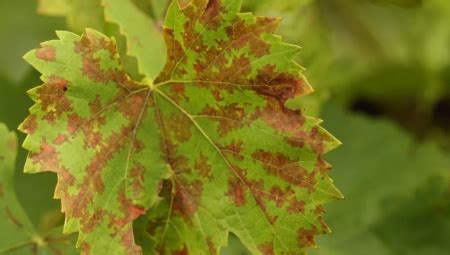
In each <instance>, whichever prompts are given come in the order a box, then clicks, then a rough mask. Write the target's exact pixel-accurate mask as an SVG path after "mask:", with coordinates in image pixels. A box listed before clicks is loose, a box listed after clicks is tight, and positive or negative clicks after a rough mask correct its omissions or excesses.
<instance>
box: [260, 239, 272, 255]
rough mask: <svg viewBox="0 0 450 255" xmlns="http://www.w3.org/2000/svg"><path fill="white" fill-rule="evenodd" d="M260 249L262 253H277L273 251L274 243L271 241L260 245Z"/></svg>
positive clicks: (268, 254) (267, 254) (264, 254)
mask: <svg viewBox="0 0 450 255" xmlns="http://www.w3.org/2000/svg"><path fill="white" fill-rule="evenodd" d="M258 250H259V251H260V252H261V255H275V253H274V251H273V243H271V242H267V243H263V244H260V245H258Z"/></svg>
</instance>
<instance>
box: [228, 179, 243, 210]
mask: <svg viewBox="0 0 450 255" xmlns="http://www.w3.org/2000/svg"><path fill="white" fill-rule="evenodd" d="M245 193H246V188H245V186H244V185H243V183H242V181H241V180H240V179H239V178H238V177H235V176H233V177H230V178H228V192H227V193H226V194H227V195H228V196H229V197H230V198H231V199H232V201H233V202H234V205H236V206H237V207H241V206H243V205H245V204H246V203H247V198H246V194H245Z"/></svg>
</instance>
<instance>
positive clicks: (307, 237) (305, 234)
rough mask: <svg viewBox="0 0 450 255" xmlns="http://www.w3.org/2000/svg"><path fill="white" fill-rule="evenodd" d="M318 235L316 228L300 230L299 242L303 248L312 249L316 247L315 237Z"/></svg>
mask: <svg viewBox="0 0 450 255" xmlns="http://www.w3.org/2000/svg"><path fill="white" fill-rule="evenodd" d="M316 234H317V229H316V227H314V226H313V227H312V228H311V229H305V228H300V229H299V230H298V231H297V240H298V243H299V244H300V245H301V246H302V247H311V246H315V245H316V241H315V238H314V236H315V235H316Z"/></svg>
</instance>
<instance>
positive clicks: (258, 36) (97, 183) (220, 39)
mask: <svg viewBox="0 0 450 255" xmlns="http://www.w3.org/2000/svg"><path fill="white" fill-rule="evenodd" d="M182 2H185V1H182ZM240 7H241V1H238V0H210V1H207V0H193V1H192V2H190V3H189V4H186V3H183V4H181V2H178V1H174V2H173V3H172V4H171V6H170V7H169V10H168V14H167V17H166V22H165V26H164V36H165V41H166V47H167V52H168V55H167V63H166V65H165V68H164V70H163V71H162V72H161V74H160V75H159V76H158V77H157V78H156V79H155V82H154V83H139V82H136V81H133V80H132V79H131V78H130V77H129V76H128V75H127V73H126V72H125V71H124V68H123V67H122V65H121V63H120V57H119V54H118V51H117V47H116V44H115V41H114V40H113V39H110V38H108V37H106V36H104V35H102V34H101V33H99V32H96V31H93V30H87V31H86V33H85V34H83V35H82V36H78V35H75V34H72V33H69V32H58V33H57V34H58V37H59V40H54V41H49V42H46V43H43V44H42V48H40V49H38V50H34V51H32V52H30V53H28V54H27V55H26V56H25V59H26V60H27V61H28V62H29V63H30V64H32V65H33V66H34V67H35V68H36V69H37V70H38V71H40V72H41V73H42V79H43V81H44V84H43V85H42V86H40V87H37V88H35V89H33V90H31V91H30V95H31V97H32V99H33V100H34V101H35V102H36V104H35V105H34V106H33V107H32V108H31V110H30V116H29V117H28V118H27V119H26V120H25V122H24V123H23V124H22V126H21V130H22V131H23V132H25V133H26V134H27V135H28V136H27V139H26V141H25V143H24V147H25V148H26V149H27V150H29V151H30V152H31V153H30V155H29V158H28V160H27V163H26V166H25V171H26V172H30V173H34V172H41V171H53V172H55V173H57V175H58V185H57V188H56V197H57V198H60V199H61V203H62V210H63V211H64V212H65V213H66V224H65V232H66V233H71V232H79V240H78V247H79V248H80V249H81V251H82V254H141V253H142V250H144V251H145V252H146V254H147V252H148V253H150V254H152V253H158V252H159V254H217V253H218V252H219V250H220V248H221V247H223V246H225V245H226V243H227V236H228V233H229V232H232V233H234V234H236V235H237V236H238V237H239V238H240V239H241V240H242V242H243V243H244V245H246V246H247V247H248V249H249V250H250V251H251V252H253V253H254V254H303V253H304V252H305V250H306V248H308V247H312V246H314V245H315V241H314V237H315V235H317V234H321V233H327V232H329V229H328V227H327V226H326V225H325V224H324V223H323V221H322V214H323V212H324V210H323V204H324V203H326V202H329V201H332V200H336V199H339V198H341V197H342V195H341V194H340V192H339V191H337V189H336V188H335V187H334V185H333V183H332V181H331V179H330V178H329V177H328V176H327V172H328V170H329V169H330V166H329V165H328V164H327V163H326V162H325V161H324V159H323V154H324V153H326V152H328V151H329V150H331V149H333V148H335V147H337V146H338V145H339V144H340V143H339V142H338V141H337V140H336V139H335V138H334V137H332V136H331V135H330V134H329V133H328V132H326V131H325V130H323V129H322V128H321V127H320V126H319V124H320V123H321V121H320V120H318V119H314V118H309V117H306V116H304V115H303V113H302V112H301V111H299V110H292V109H289V108H287V107H286V106H285V102H286V101H287V100H289V99H292V98H295V97H298V96H301V95H305V94H307V93H309V92H311V91H312V89H311V87H310V85H309V84H308V82H307V81H306V79H305V78H304V77H303V75H302V74H301V71H302V68H301V67H300V66H299V65H298V64H297V63H295V62H294V61H293V58H294V57H295V56H296V55H297V53H298V52H299V47H297V46H294V45H289V44H285V43H283V42H282V40H281V38H280V37H279V36H276V35H274V32H275V30H276V28H277V26H278V23H279V19H275V18H266V17H255V16H253V15H252V14H250V13H244V14H239V13H238V12H239V10H240ZM144 31H145V30H144ZM138 59H139V58H138ZM147 78H148V79H147V80H150V79H152V77H147ZM146 212H148V213H147V214H146V216H143V215H144V214H145V213H146ZM140 216H142V217H141V218H140V221H141V222H139V224H137V227H136V229H134V231H133V222H134V221H135V220H136V219H137V218H138V217H140ZM142 221H143V222H142ZM141 223H142V224H141ZM143 229H145V231H144V230H143ZM135 233H136V234H135ZM135 235H136V240H138V241H139V244H141V246H142V248H141V247H140V246H138V245H137V244H136V242H135ZM141 241H143V243H141Z"/></svg>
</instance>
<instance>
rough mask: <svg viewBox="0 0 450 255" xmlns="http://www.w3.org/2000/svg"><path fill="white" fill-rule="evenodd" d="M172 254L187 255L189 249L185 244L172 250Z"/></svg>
mask: <svg viewBox="0 0 450 255" xmlns="http://www.w3.org/2000/svg"><path fill="white" fill-rule="evenodd" d="M172 255H189V251H188V249H187V247H186V245H184V247H183V248H182V249H181V250H177V251H173V252H172Z"/></svg>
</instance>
